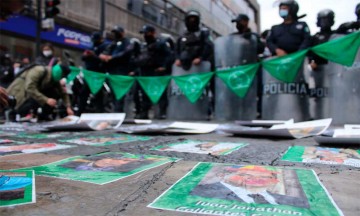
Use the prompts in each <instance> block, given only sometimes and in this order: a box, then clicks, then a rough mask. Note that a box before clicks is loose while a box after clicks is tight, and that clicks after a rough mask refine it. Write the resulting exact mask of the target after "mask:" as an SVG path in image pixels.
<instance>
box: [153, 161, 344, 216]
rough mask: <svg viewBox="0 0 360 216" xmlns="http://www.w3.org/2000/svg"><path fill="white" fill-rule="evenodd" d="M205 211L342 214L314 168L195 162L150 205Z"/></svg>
mask: <svg viewBox="0 0 360 216" xmlns="http://www.w3.org/2000/svg"><path fill="white" fill-rule="evenodd" d="M148 207H151V208H157V209H164V210H172V211H178V212H186V213H195V214H208V215H237V216H242V215H243V216H248V215H302V216H305V215H309V216H310V215H331V216H332V215H334V216H335V215H342V212H341V210H340V209H338V207H337V206H336V204H335V203H334V201H333V200H332V198H331V197H330V196H329V194H328V193H327V191H326V189H325V188H324V187H323V186H322V184H321V183H320V181H319V179H318V178H317V176H316V174H315V173H314V171H312V170H305V169H282V168H277V167H270V166H256V165H255V166H254V165H246V166H242V165H229V164H216V163H199V164H198V165H197V166H196V167H195V168H193V170H191V171H190V172H189V173H188V174H187V175H186V176H184V177H183V178H182V179H180V180H179V181H178V182H177V183H175V184H174V185H173V186H172V187H171V188H170V189H168V190H167V191H165V192H164V193H163V194H162V195H161V196H160V197H158V198H157V199H156V200H155V201H153V202H152V203H151V204H149V205H148Z"/></svg>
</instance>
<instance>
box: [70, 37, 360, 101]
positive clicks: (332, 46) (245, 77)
mask: <svg viewBox="0 0 360 216" xmlns="http://www.w3.org/2000/svg"><path fill="white" fill-rule="evenodd" d="M359 47H360V31H358V32H354V33H351V34H349V35H346V36H343V37H340V38H336V39H334V40H331V41H328V42H326V43H323V44H320V45H317V46H314V47H311V48H309V49H306V50H302V51H298V52H296V53H292V54H289V55H286V56H282V57H274V58H269V59H266V60H263V61H261V62H259V63H255V64H247V65H242V66H237V67H233V68H226V69H221V70H217V71H216V72H199V73H196V74H188V75H182V76H122V75H110V74H104V73H99V72H94V71H88V70H85V69H81V68H76V67H71V70H72V71H71V73H70V74H69V76H68V77H67V81H68V82H71V81H72V80H74V79H75V78H76V76H77V75H78V74H79V73H81V74H82V75H83V76H84V78H85V80H86V82H87V84H88V85H89V88H90V90H91V92H92V93H93V94H96V93H97V92H98V91H99V90H100V89H101V88H102V86H103V83H104V82H105V81H106V80H107V81H108V82H109V83H110V86H111V88H112V90H113V92H114V94H115V97H116V99H121V98H122V97H123V96H124V95H125V94H126V93H127V92H128V91H129V90H130V89H131V87H132V85H133V84H134V82H135V80H136V81H137V82H138V83H139V84H140V86H141V87H142V88H143V89H144V91H145V93H146V94H147V95H148V96H149V98H150V100H151V101H152V103H154V104H156V103H157V102H158V101H159V99H160V97H161V95H162V94H163V93H164V91H165V90H166V89H167V86H168V85H169V82H170V80H171V79H173V80H174V81H175V83H176V84H177V85H178V86H179V88H180V90H181V91H182V93H183V94H184V95H185V96H186V97H187V99H188V100H189V101H190V102H191V103H195V102H196V101H197V100H198V99H199V98H200V96H201V94H202V92H203V91H204V88H205V87H206V86H207V85H208V83H209V81H210V79H211V78H212V76H213V75H216V76H217V77H219V78H220V79H221V80H222V81H223V82H224V83H225V84H226V86H227V87H228V88H229V89H231V90H232V91H233V92H234V93H235V94H236V95H237V96H239V97H244V96H245V95H246V93H247V91H248V89H249V87H250V86H251V83H252V82H253V79H254V77H255V76H256V73H257V71H258V70H259V67H260V66H262V67H263V68H264V69H265V70H266V71H267V72H268V73H269V74H270V75H271V76H273V77H274V78H276V79H278V80H280V81H282V82H284V84H280V85H279V84H278V86H270V85H269V86H264V91H266V92H264V93H265V94H275V93H276V92H278V91H282V92H284V93H292V92H293V93H294V94H295V93H299V92H301V94H308V95H310V96H316V95H317V94H320V95H322V96H324V94H326V89H308V88H307V86H297V85H295V84H293V83H292V82H293V81H294V79H295V77H296V75H297V73H298V71H299V68H300V67H301V65H302V64H303V62H304V59H305V57H306V54H307V53H308V52H309V51H312V52H314V53H315V54H317V55H319V56H321V57H323V58H325V59H328V60H329V61H332V62H335V63H338V64H341V65H345V66H348V67H350V66H352V65H353V64H354V60H355V58H356V55H357V53H358V49H359Z"/></svg>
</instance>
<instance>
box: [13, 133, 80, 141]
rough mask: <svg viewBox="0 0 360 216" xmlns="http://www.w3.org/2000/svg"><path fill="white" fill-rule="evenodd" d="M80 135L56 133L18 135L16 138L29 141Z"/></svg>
mask: <svg viewBox="0 0 360 216" xmlns="http://www.w3.org/2000/svg"><path fill="white" fill-rule="evenodd" d="M80 134H81V133H77V132H58V133H20V134H18V135H17V137H21V138H30V139H55V138H60V137H65V136H67V137H68V136H77V135H80Z"/></svg>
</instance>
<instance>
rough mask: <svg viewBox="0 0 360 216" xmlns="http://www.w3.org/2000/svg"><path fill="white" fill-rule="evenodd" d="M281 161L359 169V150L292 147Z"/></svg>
mask: <svg viewBox="0 0 360 216" xmlns="http://www.w3.org/2000/svg"><path fill="white" fill-rule="evenodd" d="M281 160H283V161H291V162H302V163H320V164H330V165H348V166H353V167H360V150H353V149H343V148H323V147H305V146H292V147H290V148H289V150H288V151H287V152H286V153H285V154H284V156H283V157H282V159H281Z"/></svg>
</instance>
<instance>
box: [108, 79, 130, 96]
mask: <svg viewBox="0 0 360 216" xmlns="http://www.w3.org/2000/svg"><path fill="white" fill-rule="evenodd" d="M107 78H108V80H109V82H110V86H111V89H112V90H113V91H114V94H115V98H116V100H120V99H121V98H122V97H124V95H126V93H128V91H129V90H130V89H131V87H132V86H133V84H134V81H135V79H134V77H131V76H122V75H108V76H107Z"/></svg>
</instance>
